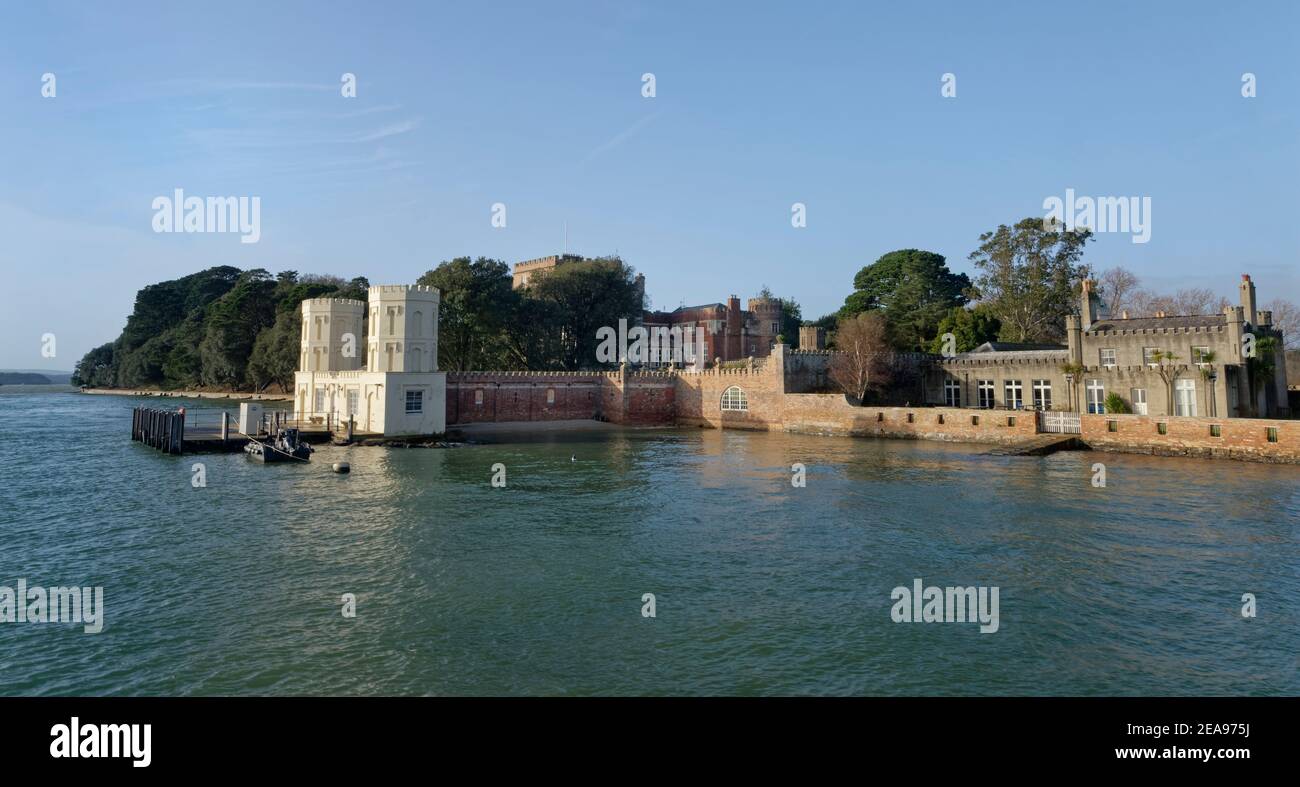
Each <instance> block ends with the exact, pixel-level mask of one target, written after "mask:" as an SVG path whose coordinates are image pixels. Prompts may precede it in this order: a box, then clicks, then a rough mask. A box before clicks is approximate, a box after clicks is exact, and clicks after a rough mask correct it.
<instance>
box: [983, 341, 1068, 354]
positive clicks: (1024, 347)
mask: <svg viewBox="0 0 1300 787" xmlns="http://www.w3.org/2000/svg"><path fill="white" fill-rule="evenodd" d="M1068 349H1069V348H1068V347H1066V346H1065V345H1063V344H1043V343H1033V342H1027V343H1023V344H1018V343H1016V342H984V343H983V344H981V345H980V346H979V347H976V348H975V349H974V350H971V352H973V353H1010V352H1032V351H1037V350H1068Z"/></svg>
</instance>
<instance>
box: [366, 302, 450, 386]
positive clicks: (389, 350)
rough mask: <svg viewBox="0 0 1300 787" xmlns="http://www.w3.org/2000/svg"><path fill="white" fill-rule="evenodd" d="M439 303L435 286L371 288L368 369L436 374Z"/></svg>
mask: <svg viewBox="0 0 1300 787" xmlns="http://www.w3.org/2000/svg"><path fill="white" fill-rule="evenodd" d="M439 303H440V296H439V293H438V288H437V287H429V286H425V285H420V284H411V285H406V284H397V285H380V286H375V287H371V288H370V304H369V308H370V335H369V337H368V342H367V358H368V361H367V363H368V368H369V369H370V370H371V371H377V372H436V371H438V305H439Z"/></svg>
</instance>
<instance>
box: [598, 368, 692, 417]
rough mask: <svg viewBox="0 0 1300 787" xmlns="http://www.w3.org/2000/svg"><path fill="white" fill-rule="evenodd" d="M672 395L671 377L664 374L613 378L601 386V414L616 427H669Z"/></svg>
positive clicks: (672, 413)
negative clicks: (619, 425)
mask: <svg viewBox="0 0 1300 787" xmlns="http://www.w3.org/2000/svg"><path fill="white" fill-rule="evenodd" d="M676 394H677V390H676V383H675V380H674V375H672V374H670V373H668V372H630V373H628V374H627V375H626V376H622V375H618V374H613V375H610V376H609V378H607V379H606V380H605V382H604V390H603V392H602V399H601V402H602V405H601V414H602V415H603V417H604V418H605V420H607V421H609V422H611V423H616V424H629V425H637V426H671V425H672V424H673V418H674V416H675V414H676V412H677V396H676Z"/></svg>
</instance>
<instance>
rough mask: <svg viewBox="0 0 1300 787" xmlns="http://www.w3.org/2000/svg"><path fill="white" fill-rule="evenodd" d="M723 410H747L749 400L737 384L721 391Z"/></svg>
mask: <svg viewBox="0 0 1300 787" xmlns="http://www.w3.org/2000/svg"><path fill="white" fill-rule="evenodd" d="M722 409H723V410H748V409H749V400H748V399H747V398H746V397H745V392H744V391H743V390H741V388H740V387H739V386H736V385H733V386H731V387H730V388H728V389H727V390H725V391H723V392H722Z"/></svg>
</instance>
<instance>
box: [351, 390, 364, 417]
mask: <svg viewBox="0 0 1300 787" xmlns="http://www.w3.org/2000/svg"><path fill="white" fill-rule="evenodd" d="M360 402H361V392H360V391H358V390H357V389H355V388H353V389H352V390H350V391H348V415H356V414H357V410H358V405H359V404H360Z"/></svg>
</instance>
